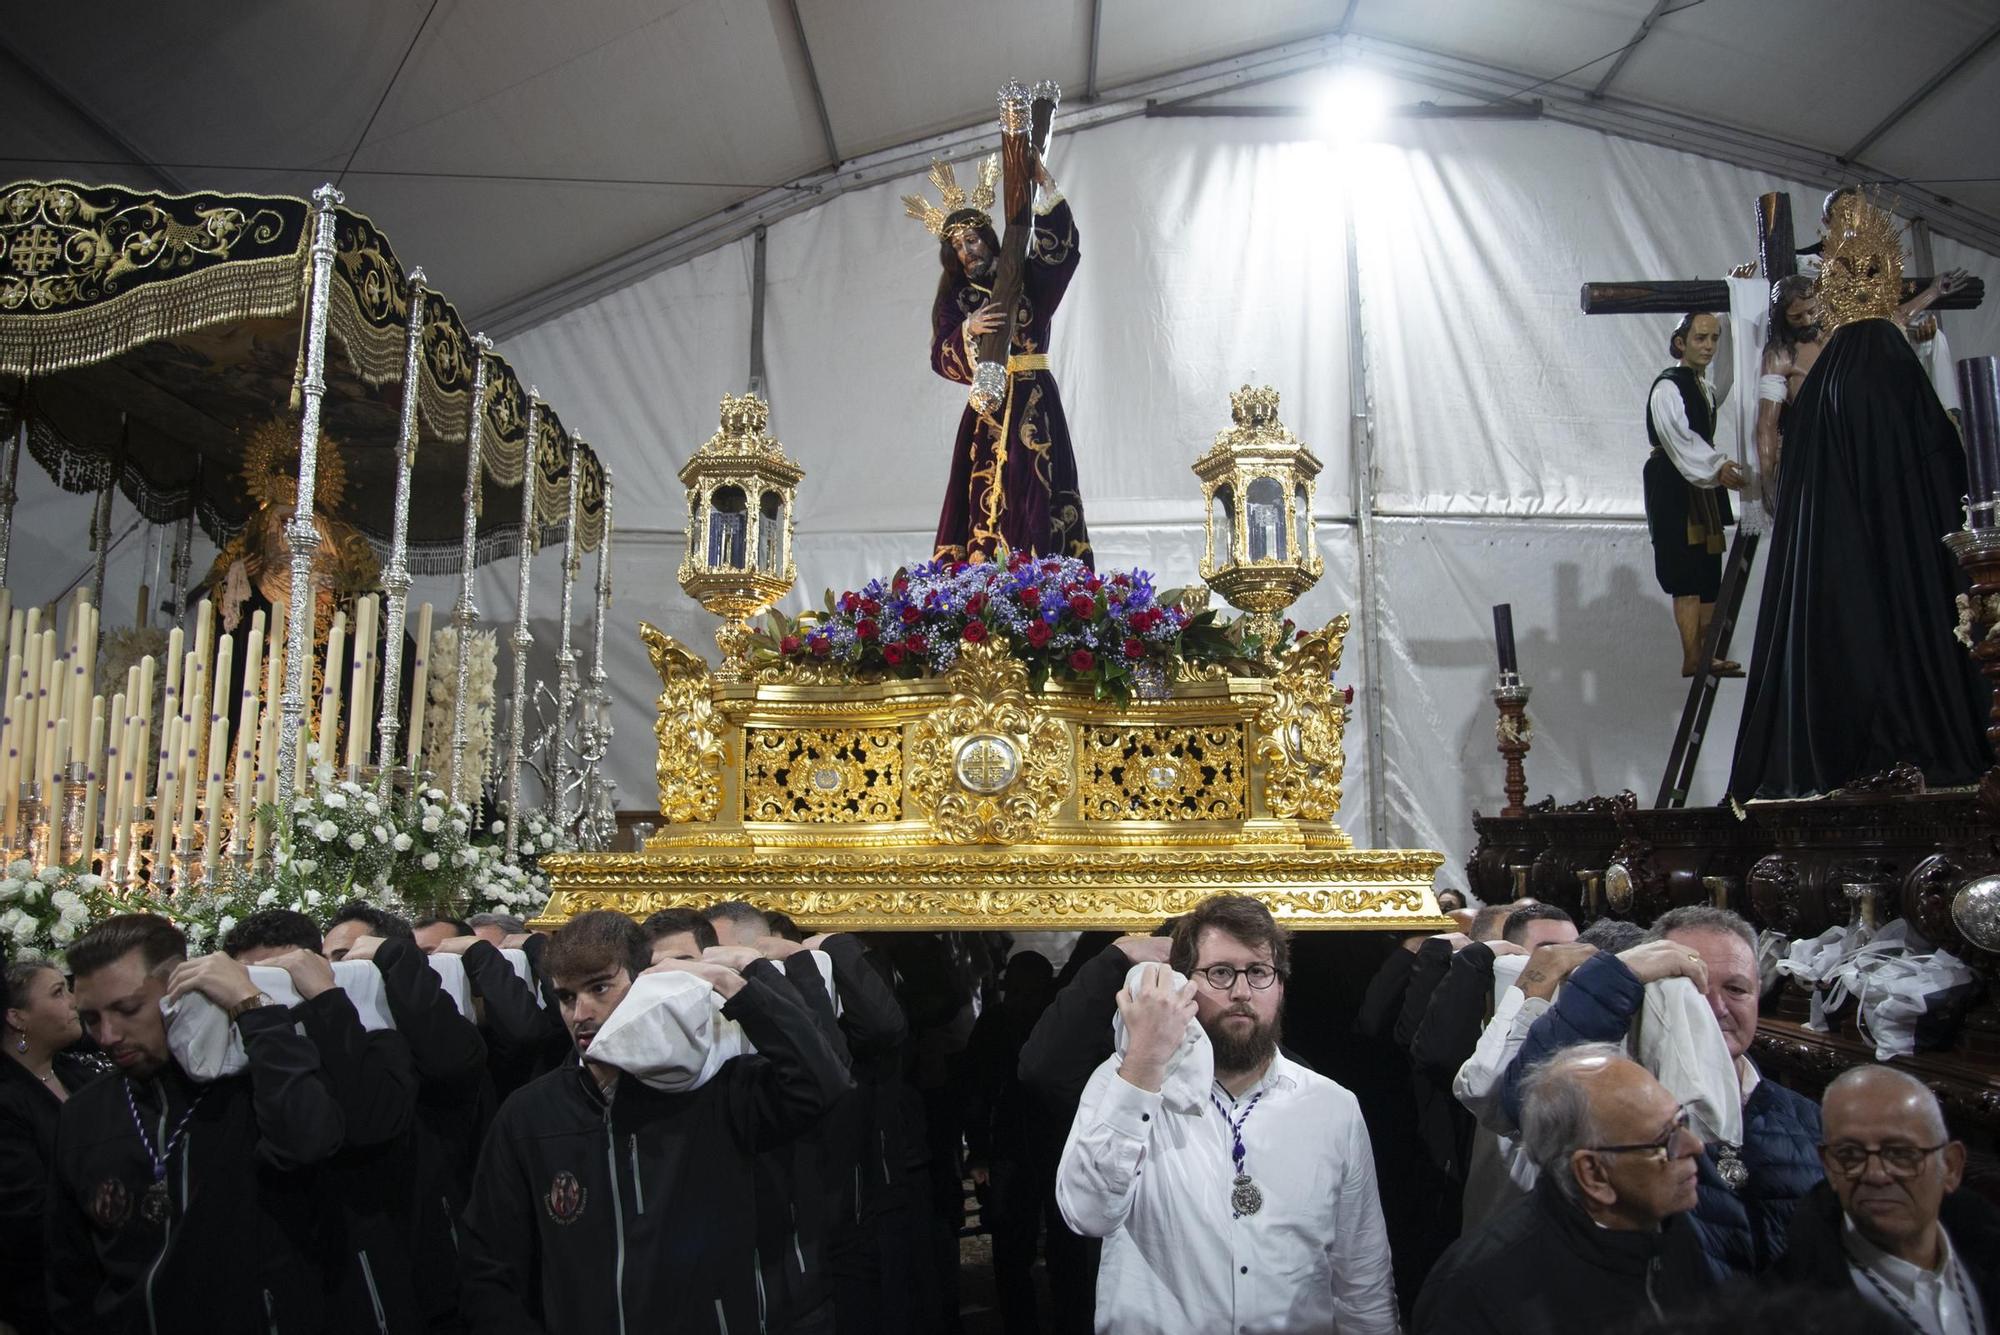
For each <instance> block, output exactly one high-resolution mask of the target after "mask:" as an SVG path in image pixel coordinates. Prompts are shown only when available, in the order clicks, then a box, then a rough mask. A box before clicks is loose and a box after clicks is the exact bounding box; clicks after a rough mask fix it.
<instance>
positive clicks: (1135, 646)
mask: <svg viewBox="0 0 2000 1335" xmlns="http://www.w3.org/2000/svg"><path fill="white" fill-rule="evenodd" d="M1125 656H1126V657H1127V658H1144V657H1145V656H1146V642H1145V641H1144V640H1131V639H1128V640H1126V641H1125Z"/></svg>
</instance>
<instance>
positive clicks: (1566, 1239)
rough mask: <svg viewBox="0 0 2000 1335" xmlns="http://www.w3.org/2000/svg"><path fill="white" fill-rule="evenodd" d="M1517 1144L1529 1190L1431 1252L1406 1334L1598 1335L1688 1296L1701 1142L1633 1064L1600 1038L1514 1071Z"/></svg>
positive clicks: (1700, 1266) (1693, 1280) (1699, 1282)
mask: <svg viewBox="0 0 2000 1335" xmlns="http://www.w3.org/2000/svg"><path fill="white" fill-rule="evenodd" d="M1521 1139H1522V1143H1523V1144H1524V1145H1525V1146H1526V1148H1527V1151H1528V1154H1529V1155H1530V1157H1532V1158H1533V1159H1534V1161H1535V1164H1536V1166H1537V1167H1538V1168H1539V1169H1540V1171H1541V1176H1540V1177H1539V1179H1538V1180H1537V1181H1536V1183H1535V1189H1534V1192H1533V1193H1532V1194H1531V1195H1529V1196H1528V1197H1527V1198H1526V1199H1525V1200H1521V1201H1517V1202H1515V1203H1514V1204H1513V1205H1510V1206H1508V1207H1507V1208H1506V1209H1504V1210H1502V1211H1501V1212H1500V1213H1499V1214H1496V1215H1495V1216H1493V1218H1492V1220H1491V1221H1490V1222H1489V1223H1487V1224H1486V1225H1485V1226H1484V1227H1482V1228H1479V1229H1477V1230H1475V1231H1473V1232H1470V1233H1467V1234H1466V1235H1465V1236H1464V1237H1463V1238H1461V1239H1459V1240H1458V1241H1457V1242H1456V1243H1454V1244H1453V1245H1452V1248H1451V1250H1450V1251H1448V1252H1446V1253H1445V1254H1444V1258H1443V1259H1442V1260H1441V1261H1439V1262H1438V1264H1437V1268H1436V1269H1434V1270H1433V1271H1432V1272H1431V1275H1430V1278H1429V1280H1428V1281H1427V1282H1426V1283H1425V1284H1424V1288H1423V1292H1422V1293H1421V1294H1419V1295H1418V1297H1417V1307H1416V1316H1415V1322H1414V1326H1413V1328H1414V1329H1415V1331H1416V1332H1417V1333H1418V1335H1503V1332H1504V1333H1505V1335H1572V1333H1573V1335H1603V1332H1606V1331H1616V1330H1629V1329H1632V1328H1633V1327H1635V1326H1637V1325H1639V1324H1640V1323H1642V1322H1643V1321H1646V1320H1650V1319H1652V1318H1655V1317H1659V1316H1662V1315H1664V1313H1665V1309H1666V1308H1667V1307H1668V1306H1669V1305H1675V1306H1678V1305H1684V1304H1686V1303H1688V1302H1690V1301H1692V1300H1696V1299H1699V1297H1700V1296H1701V1293H1702V1291H1703V1290H1705V1289H1706V1288H1708V1287H1709V1284H1708V1270H1707V1267H1706V1265H1705V1264H1704V1263H1703V1261H1702V1258H1701V1254H1700V1249H1699V1247H1698V1245H1697V1243H1696V1240H1695V1238H1694V1235H1693V1232H1692V1230H1691V1229H1689V1228H1688V1226H1687V1220H1686V1215H1687V1212H1688V1211H1690V1210H1692V1209H1693V1208H1694V1204H1695V1172H1696V1168H1695V1166H1696V1162H1697V1161H1698V1160H1699V1159H1700V1157H1701V1152H1702V1145H1701V1140H1700V1138H1699V1137H1697V1136H1696V1135H1695V1134H1694V1133H1693V1132H1692V1131H1690V1130H1689V1129H1688V1119H1687V1113H1686V1111H1685V1110H1684V1109H1683V1108H1682V1107H1681V1106H1680V1105H1679V1104H1678V1103H1677V1102H1676V1101H1675V1099H1674V1096H1673V1095H1672V1094H1671V1093H1669V1092H1668V1091H1667V1088H1666V1086H1664V1085H1662V1084H1661V1083H1660V1082H1659V1081H1658V1080H1655V1079H1654V1078H1653V1076H1652V1074H1651V1073H1650V1072H1648V1071H1647V1070H1646V1068H1645V1067H1643V1066H1640V1065H1639V1064H1638V1063H1636V1062H1633V1061H1630V1060H1628V1059H1627V1058H1626V1057H1625V1056H1624V1055H1623V1053H1622V1052H1621V1051H1620V1050H1619V1048H1618V1046H1617V1045H1616V1044H1612V1043H1581V1044H1578V1045H1576V1046H1574V1047H1569V1048H1564V1049H1563V1050H1562V1051H1560V1052H1558V1053H1557V1054H1556V1055H1555V1056H1553V1057H1550V1058H1549V1059H1548V1060H1547V1061H1545V1062H1543V1063H1542V1064H1541V1065H1540V1066H1538V1067H1536V1068H1535V1069H1534V1070H1533V1071H1532V1072H1530V1073H1529V1075H1528V1078H1527V1081H1526V1084H1525V1088H1524V1094H1523V1098H1522V1114H1521Z"/></svg>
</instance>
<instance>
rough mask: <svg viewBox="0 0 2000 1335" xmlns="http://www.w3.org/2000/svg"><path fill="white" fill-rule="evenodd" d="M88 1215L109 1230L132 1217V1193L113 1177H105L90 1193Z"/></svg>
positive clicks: (120, 1225) (121, 1224)
mask: <svg viewBox="0 0 2000 1335" xmlns="http://www.w3.org/2000/svg"><path fill="white" fill-rule="evenodd" d="M90 1217H91V1219H93V1220H94V1221H96V1224H97V1226H98V1227H99V1228H101V1229H104V1230H105V1231H106V1232H110V1231H112V1230H114V1229H117V1228H120V1227H122V1226H123V1225H124V1223H125V1221H126V1220H127V1219H130V1218H131V1217H132V1193H131V1192H129V1191H127V1190H126V1189H125V1184H124V1183H123V1182H121V1181H119V1180H118V1179H117V1178H115V1177H107V1178H105V1179H104V1180H103V1181H102V1182H100V1183H98V1184H97V1189H96V1190H94V1191H92V1192H91V1193H90Z"/></svg>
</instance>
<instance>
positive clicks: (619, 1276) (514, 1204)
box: [460, 961, 850, 1335]
mask: <svg viewBox="0 0 2000 1335" xmlns="http://www.w3.org/2000/svg"><path fill="white" fill-rule="evenodd" d="M722 1013H723V1014H724V1015H725V1016H727V1017H728V1018H730V1019H733V1020H736V1021H738V1022H739V1023H741V1024H742V1026H743V1030H744V1033H745V1035H746V1036H747V1037H748V1038H749V1039H750V1041H751V1043H752V1044H754V1045H755V1047H756V1048H757V1055H755V1056H746V1057H738V1058H735V1059H734V1060H732V1061H730V1062H728V1063H726V1064H725V1065H724V1066H723V1067H722V1069H721V1071H720V1072H718V1073H717V1075H716V1076H715V1077H714V1078H713V1079H711V1080H710V1081H709V1082H708V1083H707V1084H705V1085H702V1086H701V1087H700V1088H698V1089H694V1090H690V1091H687V1092H685V1093H678V1094H669V1093H664V1092H661V1091H659V1090H655V1089H652V1088H649V1087H648V1086H646V1085H644V1084H641V1083H640V1082H639V1081H637V1080H635V1079H633V1078H632V1077H631V1076H626V1075H621V1076H619V1077H618V1079H617V1082H616V1084H614V1085H613V1086H612V1090H611V1097H610V1098H609V1099H608V1100H607V1099H606V1098H605V1096H604V1095H603V1094H602V1093H601V1092H600V1090H599V1088H598V1085H597V1080H596V1077H595V1076H593V1075H592V1074H591V1073H590V1070H589V1069H588V1068H587V1067H584V1066H582V1065H571V1066H567V1067H565V1068H563V1069H562V1070H559V1071H551V1072H549V1073H548V1074H547V1075H545V1076H542V1077H540V1078H539V1079H537V1080H534V1081H531V1082H530V1083H529V1084H527V1085H525V1086H523V1087H522V1088H521V1089H520V1090H519V1091H518V1092H517V1093H515V1094H514V1096H513V1097H512V1098H510V1099H508V1100H507V1102H506V1104H505V1105H504V1106H503V1107H502V1108H501V1109H500V1114H499V1116H498V1117H496V1118H495V1119H494V1122H493V1127H492V1130H491V1131H490V1132H489V1133H488V1135H487V1140H486V1146H485V1149H484V1151H483V1152H482V1153H481V1155H480V1161H479V1172H478V1176H477V1178H476V1180H475V1182H474V1184H473V1192H472V1203H471V1205H470V1206H468V1207H467V1209H466V1212H465V1218H464V1221H463V1227H462V1228H461V1230H460V1239H461V1242H462V1245H463V1262H464V1269H463V1275H464V1284H463V1292H462V1299H461V1300H462V1302H463V1305H464V1312H465V1317H466V1321H467V1324H468V1325H469V1326H470V1327H471V1328H472V1329H474V1330H477V1331H479V1332H481V1335H501V1333H502V1332H507V1333H510V1335H511V1333H515V1332H547V1335H616V1333H617V1332H623V1331H631V1332H638V1331H648V1330H672V1331H675V1332H697V1331H714V1332H729V1331H733V1332H736V1333H737V1335H747V1333H748V1332H754V1331H758V1330H759V1329H761V1328H762V1324H763V1322H764V1321H765V1319H766V1304H765V1301H764V1294H763V1286H762V1275H761V1270H760V1265H759V1256H758V1237H757V1211H756V1156H757V1154H758V1152H759V1151H761V1150H764V1149H768V1148H771V1147H773V1146H777V1145H782V1144H785V1143H787V1142H789V1141H791V1140H792V1139H794V1138H796V1137H798V1136H799V1135H801V1134H803V1133H804V1132H806V1131H807V1130H809V1129H810V1128H811V1127H812V1126H813V1125H814V1123H815V1122H816V1121H817V1120H818V1119H819V1118H820V1116H821V1115H822V1114H823V1113H824V1112H825V1111H826V1109H827V1108H828V1107H829V1106H830V1105H831V1104H832V1103H833V1101H834V1100H835V1099H836V1098H838V1097H839V1096H840V1095H841V1093H842V1092H843V1091H845V1090H847V1089H848V1088H849V1087H850V1086H849V1082H848V1078H847V1073H846V1071H845V1070H844V1069H843V1068H842V1066H841V1063H840V1060H839V1059H838V1058H837V1057H836V1056H835V1055H834V1054H833V1052H832V1050H831V1049H830V1048H829V1047H828V1046H827V1043H826V1040H825V1039H824V1038H822V1037H821V1036H820V1033H819V1031H818V1029H817V1028H816V1027H815V1024H814V1021H813V1019H812V1017H811V1016H810V1015H808V1014H807V1013H806V1011H805V1009H804V1008H803V1007H802V1006H801V1005H800V1004H799V1003H798V1001H797V1000H796V999H795V998H794V996H793V995H792V993H791V987H790V985H789V984H788V983H787V982H786V981H785V979H784V977H783V975H782V974H781V973H780V972H779V971H778V970H777V969H776V968H774V967H773V966H772V965H770V963H769V962H768V961H758V962H757V963H755V964H752V965H750V966H749V968H747V969H746V970H745V971H744V980H743V987H742V988H741V989H740V990H739V991H738V992H737V993H736V995H735V996H733V997H731V998H730V999H729V1001H728V1003H727V1004H726V1005H725V1006H724V1007H723V1012H722Z"/></svg>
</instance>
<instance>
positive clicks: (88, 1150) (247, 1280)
mask: <svg viewBox="0 0 2000 1335" xmlns="http://www.w3.org/2000/svg"><path fill="white" fill-rule="evenodd" d="M236 1027H237V1030H238V1031H239V1032H240V1033H241V1034H242V1035H243V1041H244V1045H245V1047H246V1049H247V1050H248V1053H249V1059H250V1063H249V1069H248V1070H246V1071H245V1072H243V1073H242V1074H240V1075H234V1076H230V1077H228V1078H226V1079H223V1080H216V1081H213V1082H211V1083H209V1084H207V1085H196V1084H195V1083H194V1082H193V1081H191V1080H189V1079H188V1078H187V1077H186V1076H184V1075H183V1074H181V1072H180V1069H179V1068H178V1067H176V1066H173V1065H171V1064H170V1065H169V1066H168V1067H167V1069H166V1070H165V1071H164V1072H163V1073H162V1074H161V1076H160V1078H159V1079H157V1080H148V1081H136V1082H135V1081H128V1080H126V1079H124V1078H122V1077H117V1076H111V1077H106V1078H105V1079H103V1080H99V1081H97V1082H96V1083H94V1084H91V1085H88V1086H86V1087H85V1088H84V1089H83V1090H82V1091H81V1092H80V1093H78V1094H77V1095H76V1097H74V1098H72V1099H71V1100H70V1101H69V1102H68V1103H65V1104H64V1105H63V1110H62V1117H61V1120H60V1121H59V1123H58V1125H57V1128H56V1151H55V1170H54V1174H53V1177H52V1180H51V1186H50V1193H49V1194H50V1201H49V1221H48V1258H49V1318H50V1327H51V1329H53V1330H56V1331H61V1332H75V1335H128V1333H136V1332H145V1333H146V1335H180V1332H183V1331H204V1332H208V1331H213V1332H217V1335H221V1333H222V1332H230V1335H234V1333H235V1332H245V1333H246V1335H247V1333H248V1332H258V1333H259V1335H264V1333H265V1332H273V1331H275V1332H279V1333H280V1335H297V1332H311V1331H323V1330H327V1329H328V1313H327V1310H326V1307H325V1304H324V1302H323V1289H322V1284H321V1278H320V1270H319V1264H318V1263H319V1259H320V1257H321V1255H322V1254H323V1247H324V1241H323V1238H322V1236H321V1233H322V1229H323V1227H324V1225H325V1222H326V1219H327V1214H328V1209H327V1202H326V1199H325V1195H324V1192H323V1185H322V1180H321V1175H320V1173H319V1172H318V1171H317V1170H316V1168H315V1167H314V1166H315V1165H318V1164H321V1163H323V1162H324V1161H325V1160H327V1159H328V1158H330V1157H331V1156H332V1155H333V1153H334V1152H335V1151H336V1150H338V1149H339V1148H340V1144H341V1136H342V1133H343V1119H342V1115H341V1111H340V1106H339V1104H337V1103H336V1102H335V1101H334V1097H333V1094H332V1092H331V1091H330V1090H329V1089H328V1088H327V1086H326V1083H325V1081H324V1080H323V1079H322V1078H321V1075H320V1062H319V1054H318V1052H317V1050H316V1049H315V1048H314V1047H313V1045H312V1042H311V1040H309V1039H307V1038H305V1037H303V1036H302V1035H300V1034H299V1033H298V1032H297V1030H295V1029H294V1028H293V1022H292V1015H291V1012H290V1011H289V1010H287V1009H286V1008H285V1007H283V1006H261V1007H258V1008H257V1009H255V1010H251V1011H247V1012H245V1013H244V1014H243V1016H242V1017H241V1018H239V1019H238V1020H237V1022H236ZM128 1090H129V1091H130V1095H131V1099H132V1102H131V1104H128V1103H127V1092H128ZM197 1099H198V1100H199V1101H198V1102H197ZM134 1106H136V1107H137V1109H138V1112H139V1116H140V1117H141V1119H142V1120H143V1122H144V1124H145V1126H146V1133H147V1135H148V1136H149V1137H150V1138H151V1139H152V1142H153V1146H154V1148H155V1150H156V1151H157V1150H160V1149H162V1148H164V1146H165V1145H166V1144H167V1142H168V1140H169V1138H170V1137H171V1136H172V1135H173V1130H174V1127H175V1126H176V1125H178V1124H179V1123H180V1122H181V1121H182V1119H183V1117H184V1116H186V1117H187V1129H186V1133H185V1136H184V1138H183V1139H182V1140H181V1141H180V1143H179V1145H178V1147H177V1148H175V1149H174V1151H173V1152H172V1154H171V1155H170V1156H169V1158H168V1162H167V1175H166V1178H165V1187H166V1193H165V1209H164V1211H163V1212H162V1211H160V1210H157V1209H156V1208H154V1207H152V1206H151V1205H150V1204H149V1200H148V1189H149V1188H151V1187H152V1186H153V1185H154V1179H153V1165H152V1161H151V1159H150V1158H149V1157H148V1155H147V1152H146V1150H145V1148H144V1146H143V1145H142V1144H141V1142H140V1139H139V1133H138V1130H137V1128H136V1127H134V1125H133V1120H132V1108H133V1107H134ZM190 1107H192V1109H193V1112H192V1115H191V1116H188V1114H189V1109H190Z"/></svg>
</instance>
